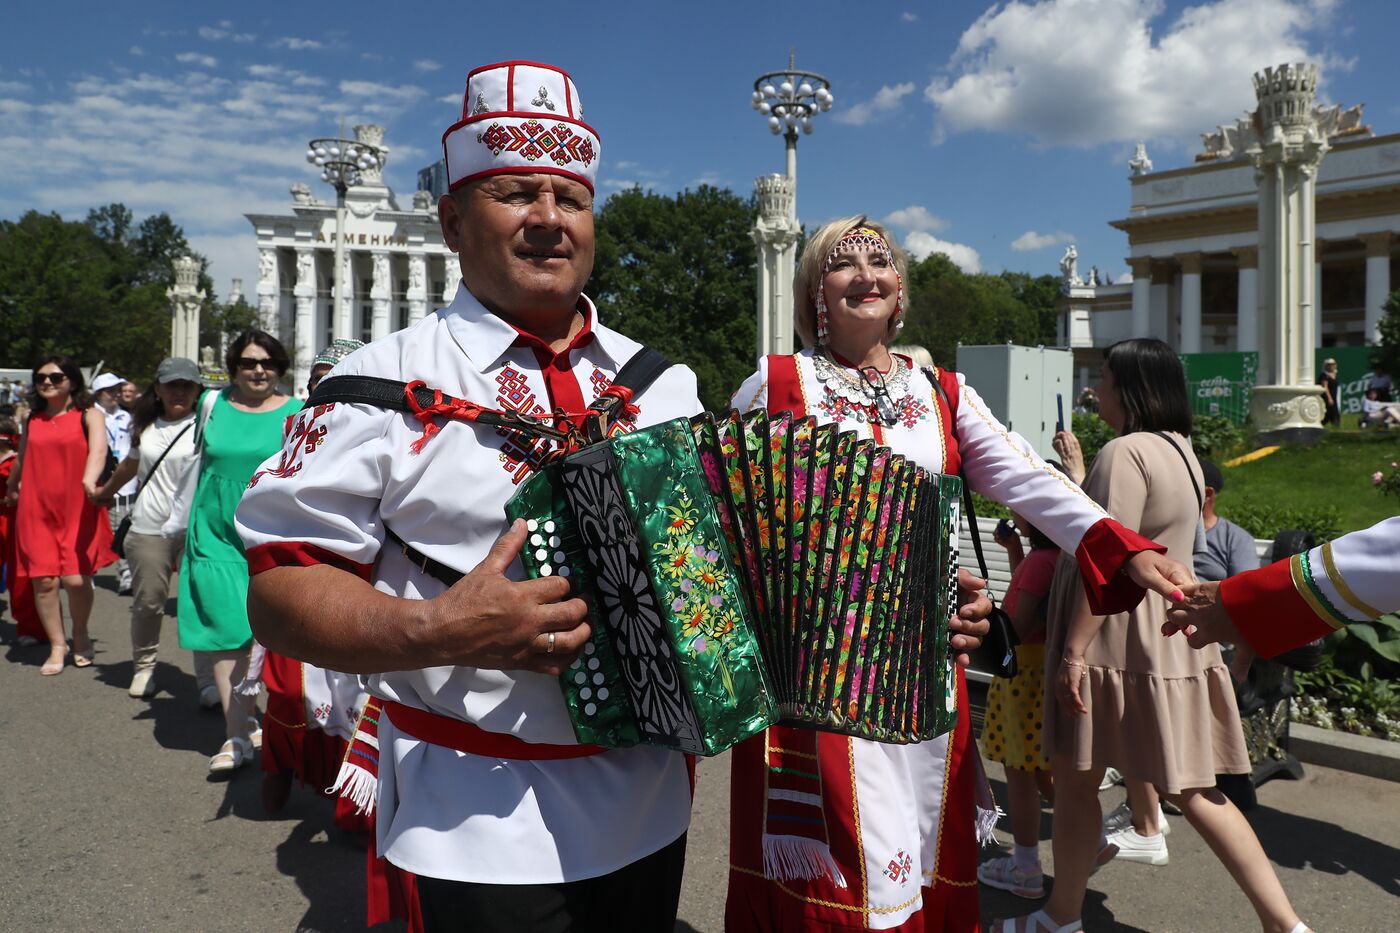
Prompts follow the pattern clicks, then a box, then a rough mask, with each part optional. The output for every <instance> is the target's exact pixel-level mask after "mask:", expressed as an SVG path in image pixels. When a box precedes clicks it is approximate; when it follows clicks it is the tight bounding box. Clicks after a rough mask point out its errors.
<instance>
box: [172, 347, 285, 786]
mask: <svg viewBox="0 0 1400 933" xmlns="http://www.w3.org/2000/svg"><path fill="white" fill-rule="evenodd" d="M224 362H225V365H226V366H227V368H228V373H229V377H230V384H229V386H228V388H226V389H223V390H221V391H220V392H219V393H218V394H217V395H216V396H214V397H213V399H212V400H211V401H209V402H208V403H206V404H208V405H209V408H208V409H207V417H206V416H205V414H204V411H205V409H204V407H203V404H202V405H201V415H200V422H201V423H200V425H199V427H198V431H199V437H198V439H197V443H198V446H199V451H200V460H199V473H198V483H197V485H196V487H195V491H194V498H193V500H192V503H191V506H190V510H189V532H188V535H187V537H186V538H185V554H184V559H183V561H182V562H181V565H180V601H179V623H180V646H181V647H183V648H188V649H190V650H192V651H195V652H203V653H205V654H207V655H208V658H207V659H208V660H209V661H211V662H212V664H213V669H214V682H215V683H216V684H217V685H218V688H219V700H220V702H221V703H222V704H223V708H224V726H225V734H226V736H227V739H226V741H225V742H224V744H223V746H222V747H221V748H220V749H219V751H218V752H217V753H216V754H215V755H214V756H213V757H212V758H210V759H209V770H210V771H211V772H215V773H217V772H224V771H232V770H234V769H236V768H239V767H242V766H243V765H244V764H245V763H247V760H248V758H249V757H250V756H251V755H252V751H253V747H252V742H251V740H250V736H251V734H252V732H253V730H254V729H255V728H256V727H257V722H256V720H253V719H251V718H250V716H251V713H252V712H253V709H254V706H253V698H252V697H249V696H247V695H246V694H243V693H239V692H236V691H234V690H233V685H234V684H237V683H238V682H240V681H241V680H242V679H243V676H244V674H245V673H247V670H248V649H249V648H250V647H251V645H252V643H253V633H252V630H251V629H250V628H249V626H248V561H247V559H246V558H245V557H244V555H243V545H242V543H241V542H240V541H239V538H238V533H237V532H236V531H235V530H234V527H233V513H234V510H235V509H236V508H237V507H238V501H239V499H241V498H242V497H243V490H244V489H246V488H247V486H248V480H249V479H250V478H252V475H253V473H254V471H256V470H257V468H258V466H259V465H260V464H261V463H262V462H263V461H264V460H266V459H267V458H268V457H270V456H271V455H273V454H275V453H276V452H277V451H278V449H279V448H281V446H282V423H283V421H284V420H285V419H286V417H287V416H288V415H290V414H292V413H293V412H295V411H297V410H298V409H299V408H300V407H301V402H300V401H298V400H297V399H295V398H289V397H288V396H287V395H285V394H284V393H282V392H281V391H280V390H279V389H278V387H277V382H278V380H279V379H280V378H281V377H282V374H283V373H285V372H286V371H287V367H288V366H289V365H290V360H289V359H288V358H287V351H286V350H285V349H284V348H283V347H282V344H281V343H279V342H278V340H277V338H276V337H273V336H272V335H271V334H268V333H264V332H263V331H260V330H252V331H246V332H244V333H243V334H241V335H239V336H238V338H237V339H235V340H234V341H233V343H232V344H230V345H229V349H228V354H227V357H226V358H225V361H224ZM177 511H178V510H177Z"/></svg>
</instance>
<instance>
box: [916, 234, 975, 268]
mask: <svg viewBox="0 0 1400 933" xmlns="http://www.w3.org/2000/svg"><path fill="white" fill-rule="evenodd" d="M904 248H905V249H907V250H908V251H909V253H910V255H912V256H913V257H914V258H915V259H923V258H924V257H925V256H929V255H932V254H933V253H943V254H944V255H946V256H947V257H948V258H949V259H951V260H952V261H953V265H955V266H957V267H958V268H959V269H961V270H962V271H964V272H969V273H970V272H981V271H982V257H981V256H980V255H979V254H978V252H977V250H975V249H973V248H972V247H971V246H968V245H966V244H965V243H950V242H949V241H947V240H940V239H939V238H938V237H936V236H934V235H933V234H931V233H925V232H924V231H922V230H915V231H913V232H912V233H910V234H908V235H907V236H906V237H905V238H904Z"/></svg>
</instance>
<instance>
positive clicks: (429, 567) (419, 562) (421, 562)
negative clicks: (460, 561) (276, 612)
mask: <svg viewBox="0 0 1400 933" xmlns="http://www.w3.org/2000/svg"><path fill="white" fill-rule="evenodd" d="M384 535H385V536H386V537H387V538H388V539H389V540H390V541H392V542H394V543H395V544H396V545H398V547H399V550H400V551H402V552H403V556H404V557H407V558H408V562H409V563H410V564H412V565H413V566H415V567H417V568H418V569H419V570H421V571H423V572H424V573H426V574H427V575H428V576H430V577H432V578H433V579H434V580H438V581H440V582H442V583H445V584H446V585H448V586H452V585H453V584H454V583H456V582H457V581H458V580H460V579H462V578H463V577H465V576H466V574H465V573H463V572H462V571H460V570H454V569H453V568H451V567H449V566H447V565H446V564H444V563H442V562H441V561H437V560H433V559H432V558H431V557H429V556H428V555H427V554H424V553H423V552H422V551H420V550H418V549H417V548H416V547H414V546H413V545H411V544H409V543H408V542H407V541H405V540H404V539H403V538H400V537H399V536H398V535H396V534H394V529H392V528H390V527H389V526H388V525H385V526H384Z"/></svg>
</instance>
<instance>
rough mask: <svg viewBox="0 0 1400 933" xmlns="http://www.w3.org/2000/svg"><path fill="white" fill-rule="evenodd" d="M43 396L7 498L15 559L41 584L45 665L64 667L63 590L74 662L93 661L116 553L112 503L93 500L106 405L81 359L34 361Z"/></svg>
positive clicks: (47, 671) (102, 459) (38, 601)
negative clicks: (103, 588) (99, 594)
mask: <svg viewBox="0 0 1400 933" xmlns="http://www.w3.org/2000/svg"><path fill="white" fill-rule="evenodd" d="M34 392H35V396H36V397H37V399H38V401H37V403H36V405H35V408H34V413H33V414H32V415H30V416H29V421H28V422H27V423H26V424H25V429H24V435H23V437H22V438H21V440H20V448H19V459H18V461H17V463H16V465H15V468H14V471H13V472H12V473H11V474H10V478H9V481H8V483H7V484H6V493H5V498H6V502H7V503H10V504H15V503H17V504H18V509H17V511H16V514H15V535H16V538H17V548H16V555H15V562H16V564H17V565H18V571H19V573H20V575H21V576H24V577H28V578H30V580H31V581H32V582H33V586H34V602H35V605H36V607H37V609H38V611H39V620H40V621H41V622H42V623H43V626H44V632H45V633H46V634H47V635H48V638H49V658H48V660H47V661H46V662H44V665H43V667H41V668H40V669H39V673H41V674H44V675H46V676H47V675H51V674H60V673H62V672H63V664H64V660H65V657H66V655H67V651H68V647H67V641H66V639H65V637H64V631H63V614H62V610H61V608H60V606H59V599H58V590H59V587H60V586H62V588H63V589H64V591H65V592H67V594H68V612H69V614H70V615H71V616H72V617H73V664H74V665H75V666H76V667H90V666H91V665H92V654H93V652H92V639H91V638H90V637H89V636H88V630H87V625H88V616H89V615H90V614H91V612H92V575H93V574H94V573H96V572H97V571H98V570H99V569H101V568H102V567H105V566H107V565H108V564H110V563H112V562H113V561H115V560H116V555H115V554H113V553H112V548H111V544H112V528H111V525H109V524H108V522H107V514H106V513H107V510H106V509H103V508H99V507H97V506H96V505H94V504H93V503H92V502H91V501H89V498H88V497H89V496H93V495H95V494H96V492H97V478H98V476H99V475H100V474H101V472H102V466H103V464H104V463H106V460H107V432H106V430H105V428H104V426H103V421H104V418H103V415H102V412H101V411H99V410H98V409H96V408H93V407H92V399H91V397H90V396H89V395H88V393H87V391H86V390H85V388H84V386H83V375H82V373H81V372H80V371H79V370H78V366H77V364H76V363H74V362H73V361H72V360H71V359H69V358H68V357H66V356H47V357H44V359H42V360H40V361H39V365H38V366H36V367H34Z"/></svg>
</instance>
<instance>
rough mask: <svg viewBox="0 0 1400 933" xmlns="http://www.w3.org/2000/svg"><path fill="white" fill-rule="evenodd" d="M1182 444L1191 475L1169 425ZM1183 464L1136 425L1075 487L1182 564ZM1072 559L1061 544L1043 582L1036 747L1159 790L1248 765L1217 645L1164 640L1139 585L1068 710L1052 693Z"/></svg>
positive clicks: (1185, 545)
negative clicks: (1051, 576)
mask: <svg viewBox="0 0 1400 933" xmlns="http://www.w3.org/2000/svg"><path fill="white" fill-rule="evenodd" d="M1167 437H1169V438H1170V439H1171V442H1172V443H1174V444H1176V445H1178V447H1179V449H1180V450H1181V451H1184V452H1185V454H1186V458H1187V459H1188V460H1189V461H1190V464H1191V466H1190V469H1191V473H1192V474H1193V475H1194V477H1195V480H1196V483H1197V484H1199V483H1201V468H1200V465H1199V464H1198V463H1197V462H1196V457H1195V455H1194V454H1193V453H1192V451H1191V445H1190V442H1189V441H1187V440H1186V439H1185V438H1183V437H1181V436H1180V435H1178V434H1168V435H1167ZM1186 470H1187V466H1186V464H1185V463H1183V462H1182V458H1181V455H1180V454H1179V453H1178V451H1176V450H1173V449H1172V447H1171V444H1169V443H1168V441H1167V439H1166V438H1164V437H1162V436H1160V435H1157V434H1151V433H1147V432H1138V433H1135V434H1129V435H1125V436H1123V437H1118V438H1114V439H1113V440H1112V441H1110V442H1109V443H1107V444H1105V445H1104V448H1103V450H1102V451H1100V452H1099V455H1098V456H1097V457H1096V458H1095V459H1094V464H1093V468H1092V469H1091V470H1090V471H1089V475H1088V476H1087V477H1086V478H1085V480H1084V491H1085V492H1087V493H1088V494H1089V495H1090V496H1091V497H1093V499H1094V500H1095V501H1096V502H1098V503H1099V504H1100V505H1102V506H1103V507H1104V508H1105V509H1107V510H1108V514H1110V515H1112V516H1113V517H1114V518H1116V519H1118V521H1120V522H1122V523H1123V524H1124V525H1126V526H1127V527H1129V528H1132V529H1134V530H1136V531H1137V532H1139V533H1140V534H1142V535H1145V536H1146V537H1149V538H1152V539H1153V540H1154V541H1157V542H1159V543H1161V544H1165V545H1166V546H1167V553H1168V555H1169V556H1170V557H1172V558H1174V559H1175V560H1178V561H1180V562H1181V563H1182V564H1184V565H1186V566H1187V567H1190V566H1191V554H1192V549H1193V547H1194V545H1195V539H1196V525H1197V522H1198V520H1199V517H1200V508H1199V506H1198V505H1197V498H1196V489H1195V487H1193V485H1192V482H1191V477H1190V476H1188V475H1187V472H1186ZM1082 589H1083V587H1082V584H1081V583H1080V581H1079V568H1078V566H1077V565H1076V564H1075V562H1074V559H1073V557H1071V556H1069V555H1065V554H1062V555H1061V556H1060V560H1059V565H1058V566H1057V567H1056V570H1055V580H1054V583H1053V584H1052V585H1051V589H1050V600H1049V610H1050V611H1049V613H1048V615H1047V619H1048V623H1049V628H1048V632H1047V636H1046V643H1047V644H1046V651H1045V686H1046V699H1045V708H1046V712H1047V715H1046V719H1045V743H1046V744H1045V747H1046V748H1047V749H1051V750H1052V751H1053V753H1054V754H1058V755H1064V756H1068V757H1069V758H1070V759H1071V760H1073V762H1074V767H1075V768H1076V769H1078V770H1090V769H1093V768H1103V767H1106V766H1112V767H1114V768H1117V769H1118V770H1119V771H1121V772H1122V773H1123V775H1124V776H1125V777H1130V778H1138V779H1140V780H1144V781H1149V782H1151V783H1153V784H1155V785H1157V787H1158V788H1159V789H1160V790H1162V791H1164V792H1166V793H1177V792H1179V791H1181V790H1183V789H1186V788H1197V787H1213V786H1214V785H1215V776H1216V775H1217V774H1247V773H1249V770H1250V764H1249V754H1248V752H1247V751H1246V749H1245V744H1244V734H1243V732H1241V730H1240V714H1239V710H1238V708H1237V707H1236V705H1235V688H1234V685H1233V682H1232V681H1231V679H1230V672H1229V669H1228V668H1227V667H1226V666H1225V664H1224V662H1222V661H1221V659H1220V649H1219V647H1218V646H1216V645H1211V646H1210V647H1209V648H1206V649H1204V650H1200V651H1197V650H1195V649H1193V648H1191V647H1190V646H1189V645H1187V643H1186V639H1185V638H1183V637H1181V636H1179V635H1178V636H1174V637H1171V638H1166V637H1164V636H1163V635H1162V623H1163V621H1164V620H1165V618H1166V600H1165V599H1163V598H1162V597H1160V596H1158V595H1156V594H1155V593H1148V594H1147V596H1146V597H1144V598H1143V601H1142V602H1141V603H1139V604H1138V606H1137V608H1136V609H1134V610H1132V611H1131V612H1127V613H1117V614H1115V615H1111V616H1108V617H1107V618H1105V619H1104V623H1103V627H1102V628H1101V629H1099V634H1098V637H1097V638H1096V639H1095V640H1094V641H1093V643H1092V644H1090V646H1089V648H1088V650H1087V651H1086V652H1085V653H1084V660H1085V663H1086V665H1087V668H1088V670H1087V673H1086V675H1085V677H1084V679H1083V681H1081V684H1080V695H1081V696H1082V697H1083V699H1084V705H1085V706H1087V707H1088V708H1089V712H1088V714H1087V715H1078V714H1075V713H1073V712H1070V711H1068V710H1066V709H1064V708H1062V707H1061V706H1060V704H1059V703H1058V702H1057V701H1056V700H1055V697H1054V683H1055V677H1056V675H1057V674H1058V673H1059V665H1060V659H1061V658H1062V657H1064V642H1065V631H1066V629H1067V627H1068V625H1069V619H1070V613H1071V612H1072V610H1073V608H1074V604H1075V598H1076V597H1077V596H1078V595H1079V594H1080V593H1081V592H1082Z"/></svg>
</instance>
